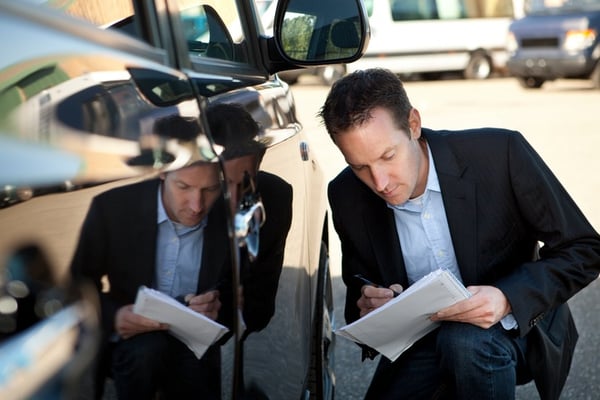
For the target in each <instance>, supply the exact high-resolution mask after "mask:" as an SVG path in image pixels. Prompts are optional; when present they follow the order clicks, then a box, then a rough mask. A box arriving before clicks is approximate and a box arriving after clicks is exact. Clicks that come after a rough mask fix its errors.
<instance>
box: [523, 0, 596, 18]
mask: <svg viewBox="0 0 600 400" xmlns="http://www.w3.org/2000/svg"><path fill="white" fill-rule="evenodd" d="M593 10H599V11H600V0H525V13H526V14H529V15H546V14H561V13H565V12H576V11H593Z"/></svg>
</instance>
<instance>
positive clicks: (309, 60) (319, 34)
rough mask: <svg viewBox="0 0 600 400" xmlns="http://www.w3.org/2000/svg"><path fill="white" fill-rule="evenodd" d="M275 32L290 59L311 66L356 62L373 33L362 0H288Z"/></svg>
mask: <svg viewBox="0 0 600 400" xmlns="http://www.w3.org/2000/svg"><path fill="white" fill-rule="evenodd" d="M274 35H275V42H276V44H277V47H278V48H279V49H280V50H281V52H282V55H283V56H284V57H285V58H287V60H286V61H288V62H290V63H292V64H296V65H300V66H304V65H306V66H308V65H320V64H333V63H349V62H352V61H356V60H357V59H358V58H360V57H361V56H362V55H363V54H364V51H365V49H366V48H367V45H368V42H369V38H370V35H371V32H370V28H369V23H368V18H367V14H366V11H365V10H364V7H363V4H362V1H361V0H328V1H311V0H288V1H282V2H281V4H280V7H279V8H278V10H277V14H276V16H275V26H274Z"/></svg>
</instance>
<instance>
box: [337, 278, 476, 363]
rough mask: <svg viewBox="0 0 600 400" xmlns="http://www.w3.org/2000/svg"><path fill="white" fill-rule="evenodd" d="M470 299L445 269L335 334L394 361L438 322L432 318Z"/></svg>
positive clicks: (459, 283)
mask: <svg viewBox="0 0 600 400" xmlns="http://www.w3.org/2000/svg"><path fill="white" fill-rule="evenodd" d="M470 296H471V294H470V292H469V291H468V290H467V289H466V288H465V287H464V285H463V284H462V283H461V282H460V281H459V280H458V279H457V278H456V277H455V276H454V274H452V273H451V272H450V271H448V270H445V269H439V270H436V271H433V272H431V273H429V274H428V275H425V276H424V277H423V278H421V279H419V280H418V281H417V282H415V283H414V284H412V285H411V286H410V287H408V288H407V289H406V290H405V291H403V292H402V293H401V294H400V295H399V296H398V297H395V298H394V299H392V300H390V301H389V302H387V303H386V304H384V305H383V306H381V307H379V308H378V309H376V310H374V311H372V312H370V313H369V314H367V315H365V316H363V317H362V318H360V319H358V320H356V321H354V322H353V323H351V324H348V325H346V326H343V327H341V328H339V329H337V330H335V333H336V334H337V335H339V336H342V337H345V338H347V339H349V340H352V341H354V342H356V343H360V344H365V345H367V346H369V347H371V348H373V349H375V350H377V351H378V352H380V353H381V354H382V355H383V356H385V357H387V358H388V359H390V360H391V361H395V360H396V359H397V358H398V357H400V355H401V354H402V353H403V352H405V351H406V350H407V349H409V348H410V347H411V346H412V345H413V344H414V343H415V342H416V341H417V340H419V339H420V338H422V337H423V336H425V335H426V334H428V333H429V332H431V331H433V330H434V329H435V328H437V327H438V326H439V324H440V323H439V322H435V321H432V320H430V319H429V316H431V315H432V314H434V313H436V312H438V311H439V310H441V309H443V308H446V307H448V306H451V305H453V304H455V303H457V302H458V301H460V300H464V299H467V298H469V297H470Z"/></svg>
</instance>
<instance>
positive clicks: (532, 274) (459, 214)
mask: <svg viewBox="0 0 600 400" xmlns="http://www.w3.org/2000/svg"><path fill="white" fill-rule="evenodd" d="M423 137H424V138H425V139H426V140H427V143H428V145H429V146H430V148H431V152H432V154H433V161H434V164H435V169H436V172H437V174H438V179H439V182H440V187H441V191H442V197H443V202H444V207H445V209H446V216H447V219H448V225H449V228H450V235H451V237H452V242H453V246H454V251H455V253H456V258H457V261H458V266H459V269H460V272H461V275H462V278H463V280H464V283H465V285H492V286H495V287H498V288H499V289H501V290H502V292H503V293H504V294H505V295H506V297H507V299H508V301H509V302H510V304H511V307H512V312H513V315H514V316H515V318H516V320H517V322H518V324H519V335H521V336H525V335H528V337H529V338H530V340H529V352H528V353H529V354H528V355H527V357H528V360H529V363H530V368H531V372H532V374H533V377H534V379H535V382H536V385H537V387H538V391H539V392H540V395H541V396H542V398H544V399H555V398H558V396H559V394H560V391H561V390H562V387H563V385H564V382H565V379H566V377H567V374H568V371H569V367H570V363H571V359H572V355H573V349H574V346H575V343H576V340H577V331H576V329H575V325H574V323H573V320H572V317H571V314H570V311H569V309H568V306H567V305H566V302H567V300H568V299H569V298H571V296H573V295H574V294H575V293H577V292H578V291H579V290H581V289H582V288H583V287H585V286H586V285H587V284H589V283H590V282H591V281H592V280H594V279H596V278H597V277H598V272H599V270H600V238H599V236H598V234H597V233H596V232H595V231H594V229H593V228H592V226H591V225H590V224H589V223H588V221H587V220H586V218H585V217H584V215H583V214H582V213H581V211H580V210H579V209H578V207H577V206H576V205H575V203H574V202H573V200H572V199H571V197H570V196H569V194H568V193H567V192H566V190H565V189H564V188H563V186H562V185H561V184H560V183H559V181H558V180H557V179H556V177H555V176H554V174H553V173H552V172H551V171H550V169H549V168H548V167H547V166H546V164H545V163H544V162H543V160H542V159H541V158H540V157H539V155H538V154H537V153H536V152H535V151H534V149H533V148H532V147H531V146H530V145H529V144H528V143H527V142H526V140H525V139H524V138H523V137H522V135H521V134H519V133H518V132H514V131H508V130H501V129H492V128H487V129H476V130H467V131H456V132H450V131H432V130H428V129H423ZM329 200H330V204H331V208H332V214H333V222H334V226H335V228H336V230H337V232H338V234H339V237H340V240H341V245H342V254H343V258H342V275H343V279H344V282H345V283H346V285H347V288H348V290H347V295H346V310H345V317H346V320H347V321H348V322H351V321H354V320H356V319H358V318H359V314H358V313H359V310H358V307H357V306H356V302H357V300H358V299H359V297H360V286H361V285H360V283H359V282H355V281H353V279H352V276H353V275H354V274H358V273H360V274H363V275H365V276H366V277H368V278H369V279H372V280H373V281H375V282H381V283H382V284H384V285H385V286H389V285H391V284H393V283H400V284H402V285H403V286H404V287H406V286H407V284H408V282H407V276H406V271H405V267H404V261H403V257H402V249H401V245H400V243H399V240H398V237H397V234H396V226H395V222H394V216H393V211H392V210H390V209H389V208H388V207H387V206H386V204H385V202H384V201H383V200H382V199H381V198H380V197H378V196H377V195H375V194H374V193H373V192H372V191H371V190H370V189H369V188H368V187H367V186H366V185H364V184H363V183H362V182H361V181H360V180H359V179H358V178H356V176H355V175H354V173H353V172H352V171H351V170H350V169H349V168H346V169H345V170H344V171H342V172H341V173H340V174H339V175H338V176H337V177H336V178H335V179H334V180H333V181H332V182H331V183H330V185H329ZM538 241H539V242H542V243H543V244H544V245H543V247H542V248H541V249H539V255H538V251H537V249H538V247H537V244H538Z"/></svg>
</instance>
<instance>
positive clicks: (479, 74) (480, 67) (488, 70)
mask: <svg viewBox="0 0 600 400" xmlns="http://www.w3.org/2000/svg"><path fill="white" fill-rule="evenodd" d="M493 69H494V66H493V65H492V60H490V58H489V57H488V56H487V55H486V54H485V53H483V52H480V51H477V52H475V53H473V54H471V59H470V60H469V63H468V64H467V68H465V71H464V77H465V78H466V79H488V78H489V77H490V76H491V75H492V71H493Z"/></svg>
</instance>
